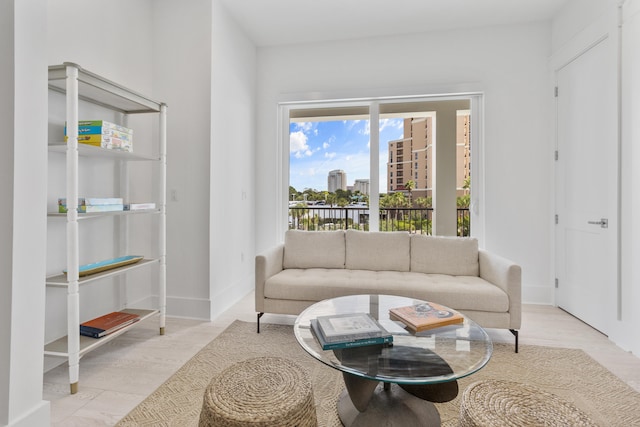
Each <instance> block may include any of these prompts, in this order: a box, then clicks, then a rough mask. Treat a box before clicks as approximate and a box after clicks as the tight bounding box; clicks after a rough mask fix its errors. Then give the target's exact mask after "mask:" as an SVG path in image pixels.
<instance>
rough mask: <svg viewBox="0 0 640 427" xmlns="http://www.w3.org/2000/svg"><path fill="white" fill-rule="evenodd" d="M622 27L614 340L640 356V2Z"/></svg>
mask: <svg viewBox="0 0 640 427" xmlns="http://www.w3.org/2000/svg"><path fill="white" fill-rule="evenodd" d="M623 11H624V14H623V27H622V55H623V61H622V68H621V73H622V75H621V77H622V87H621V89H622V99H621V101H622V103H621V105H622V174H621V177H622V179H621V181H622V192H621V193H622V205H621V212H622V218H621V219H622V221H621V223H622V233H621V237H622V245H621V248H622V272H621V273H622V274H621V278H622V283H621V284H622V286H621V292H622V298H621V299H622V307H621V308H622V321H621V322H620V323H619V324H618V325H617V327H616V331H615V333H614V335H613V337H612V339H614V340H615V341H616V342H617V343H619V345H620V346H622V347H624V348H628V349H629V350H631V351H632V352H633V353H634V354H636V355H640V311H639V310H638V307H640V263H638V259H640V227H639V226H638V218H639V214H640V194H638V188H640V170H638V164H640V1H639V0H627V1H626V2H625V5H624V9H623Z"/></svg>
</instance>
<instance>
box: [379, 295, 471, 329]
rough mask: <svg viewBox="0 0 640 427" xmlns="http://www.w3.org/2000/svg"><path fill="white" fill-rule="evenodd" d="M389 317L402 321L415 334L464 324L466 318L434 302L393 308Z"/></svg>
mask: <svg viewBox="0 0 640 427" xmlns="http://www.w3.org/2000/svg"><path fill="white" fill-rule="evenodd" d="M389 317H390V318H391V319H392V320H399V321H401V322H402V323H404V324H405V325H406V326H407V327H408V328H409V329H411V330H412V331H413V332H420V331H425V330H427V329H433V328H439V327H441V326H447V325H454V324H457V323H462V322H464V317H463V316H462V315H461V314H460V313H458V312H457V311H454V310H452V309H450V308H447V307H445V306H443V305H440V304H436V303H433V302H425V303H421V304H415V305H409V306H406V307H398V308H392V309H390V310H389Z"/></svg>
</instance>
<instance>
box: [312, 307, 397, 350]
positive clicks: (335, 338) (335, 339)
mask: <svg viewBox="0 0 640 427" xmlns="http://www.w3.org/2000/svg"><path fill="white" fill-rule="evenodd" d="M311 330H312V332H313V334H314V335H315V337H316V339H317V340H318V343H319V344H320V346H321V347H322V349H323V350H335V349H341V348H351V347H362V346H368V345H376V344H391V343H393V335H391V334H390V333H389V332H388V331H387V330H386V329H384V328H383V327H382V325H380V323H378V322H377V321H376V320H375V319H374V318H373V317H372V316H371V315H370V314H368V313H353V314H336V315H333V316H320V317H318V318H316V319H312V320H311Z"/></svg>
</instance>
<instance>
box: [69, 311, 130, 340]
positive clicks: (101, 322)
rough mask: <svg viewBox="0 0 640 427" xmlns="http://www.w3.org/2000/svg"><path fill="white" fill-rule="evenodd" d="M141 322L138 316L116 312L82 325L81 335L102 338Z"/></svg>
mask: <svg viewBox="0 0 640 427" xmlns="http://www.w3.org/2000/svg"><path fill="white" fill-rule="evenodd" d="M138 320H140V316H138V315H137V314H131V313H125V312H123V311H114V312H113V313H109V314H105V315H104V316H100V317H96V318H95V319H93V320H89V321H88V322H84V323H81V324H80V335H84V336H87V337H92V338H101V337H103V336H105V335H109V334H112V333H114V332H115V331H117V330H120V329H122V328H124V327H125V326H129V325H131V324H132V323H135V322H137V321H138Z"/></svg>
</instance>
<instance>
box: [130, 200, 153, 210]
mask: <svg viewBox="0 0 640 427" xmlns="http://www.w3.org/2000/svg"><path fill="white" fill-rule="evenodd" d="M155 208H156V204H155V203H153V202H147V203H127V204H125V205H124V210H125V211H142V210H148V209H155Z"/></svg>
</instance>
